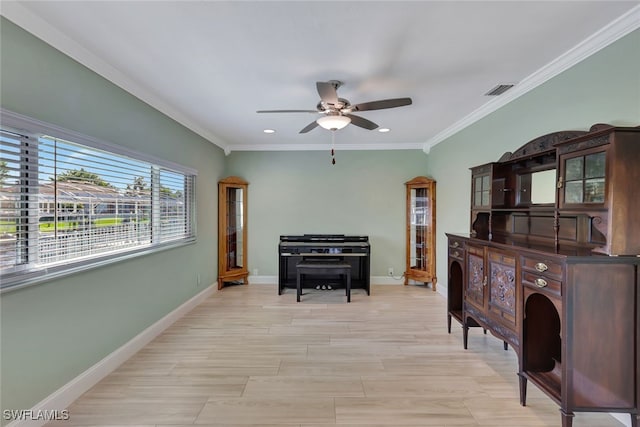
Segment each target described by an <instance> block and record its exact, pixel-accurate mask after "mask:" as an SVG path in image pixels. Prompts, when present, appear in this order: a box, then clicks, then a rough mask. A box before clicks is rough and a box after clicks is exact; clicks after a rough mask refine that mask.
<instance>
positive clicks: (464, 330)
mask: <svg viewBox="0 0 640 427" xmlns="http://www.w3.org/2000/svg"><path fill="white" fill-rule="evenodd" d="M468 339H469V327H468V326H467V324H466V323H464V324H463V325H462V346H463V347H464V349H465V350H466V349H467V341H468Z"/></svg>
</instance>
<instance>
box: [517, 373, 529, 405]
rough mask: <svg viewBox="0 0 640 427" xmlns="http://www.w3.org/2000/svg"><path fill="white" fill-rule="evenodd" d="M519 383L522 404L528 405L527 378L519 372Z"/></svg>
mask: <svg viewBox="0 0 640 427" xmlns="http://www.w3.org/2000/svg"><path fill="white" fill-rule="evenodd" d="M518 385H519V387H520V404H521V405H522V406H527V378H526V377H525V376H524V375H522V374H518Z"/></svg>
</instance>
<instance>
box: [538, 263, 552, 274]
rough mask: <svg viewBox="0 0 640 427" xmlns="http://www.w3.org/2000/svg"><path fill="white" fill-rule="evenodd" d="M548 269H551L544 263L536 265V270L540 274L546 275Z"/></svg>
mask: <svg viewBox="0 0 640 427" xmlns="http://www.w3.org/2000/svg"><path fill="white" fill-rule="evenodd" d="M548 269H549V267H547V264H545V263H544V262H539V263H537V264H536V270H537V271H539V272H540V273H544V272H545V271H547V270H548Z"/></svg>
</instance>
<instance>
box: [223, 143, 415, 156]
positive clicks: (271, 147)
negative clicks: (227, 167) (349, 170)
mask: <svg viewBox="0 0 640 427" xmlns="http://www.w3.org/2000/svg"><path fill="white" fill-rule="evenodd" d="M423 146H424V144H423V143H421V142H418V143H398V144H394V143H385V144H335V145H334V146H333V148H335V149H336V150H340V151H372V150H422V149H423ZM228 148H229V150H228V152H227V151H226V150H225V154H227V155H229V154H230V153H231V152H232V151H326V150H331V144H259V145H251V144H237V145H229V147H228Z"/></svg>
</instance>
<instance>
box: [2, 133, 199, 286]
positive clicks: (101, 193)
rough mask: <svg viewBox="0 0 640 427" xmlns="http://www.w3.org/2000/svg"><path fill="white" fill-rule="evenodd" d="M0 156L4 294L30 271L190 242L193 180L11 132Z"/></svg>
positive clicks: (83, 148)
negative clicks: (9, 286) (13, 283)
mask: <svg viewBox="0 0 640 427" xmlns="http://www.w3.org/2000/svg"><path fill="white" fill-rule="evenodd" d="M0 152H1V153H2V160H1V161H0V178H1V182H0V268H1V278H2V279H3V280H2V286H3V287H4V286H5V285H11V283H12V282H15V281H16V280H18V279H19V276H20V275H21V274H25V273H28V272H32V271H41V270H46V269H48V268H51V267H55V266H62V267H63V268H64V265H66V264H68V263H69V262H86V263H91V260H92V259H96V258H99V257H103V256H106V255H109V256H112V255H114V254H118V253H127V252H130V251H136V250H140V249H143V248H146V249H148V248H154V247H156V246H158V245H162V244H166V243H168V242H180V241H190V240H193V239H194V238H195V223H194V220H193V217H194V214H193V212H194V203H193V202H194V190H195V176H194V175H190V174H187V173H184V172H180V171H175V170H171V169H169V168H166V167H164V166H162V165H156V164H153V163H150V162H148V161H145V160H137V159H135V158H132V157H131V156H124V155H121V154H117V153H114V152H110V151H108V150H103V149H99V148H94V147H90V146H86V145H82V144H78V143H75V142H71V141H67V140H63V139H59V138H55V137H51V136H47V135H38V136H27V135H22V134H20V133H17V132H12V131H11V130H2V131H0ZM7 279H9V280H7Z"/></svg>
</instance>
